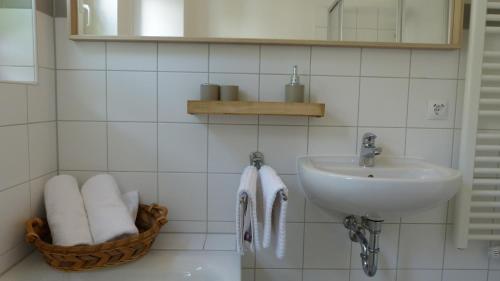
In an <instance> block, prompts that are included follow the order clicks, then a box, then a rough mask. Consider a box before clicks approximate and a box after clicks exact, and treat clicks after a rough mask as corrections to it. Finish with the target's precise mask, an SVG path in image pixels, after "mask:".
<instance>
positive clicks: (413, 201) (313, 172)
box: [297, 156, 462, 219]
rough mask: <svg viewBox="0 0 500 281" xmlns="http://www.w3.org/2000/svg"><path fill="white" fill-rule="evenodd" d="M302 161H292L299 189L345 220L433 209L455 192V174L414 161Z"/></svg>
mask: <svg viewBox="0 0 500 281" xmlns="http://www.w3.org/2000/svg"><path fill="white" fill-rule="evenodd" d="M358 162H359V160H358V157H357V156H352V157H342V156H306V157H300V158H299V159H298V161H297V169H298V174H299V178H300V182H301V185H302V188H303V190H304V192H305V194H306V195H307V197H308V198H309V199H310V200H311V201H312V202H313V203H315V204H317V205H319V206H320V207H322V208H324V209H326V210H330V211H335V212H341V213H345V214H349V215H358V216H367V217H370V218H381V219H383V218H384V217H387V216H390V217H394V216H407V215H412V214H415V213H418V212H420V211H425V210H428V209H431V208H433V207H436V206H438V205H439V204H440V203H441V202H445V201H447V200H449V199H450V198H452V197H453V195H455V193H456V192H457V191H458V190H459V187H460V185H461V181H462V175H461V173H460V172H459V171H457V170H454V169H450V168H446V167H442V166H438V165H435V164H431V163H427V162H425V161H422V160H418V159H409V158H391V157H377V158H376V161H375V166H374V167H360V166H359V164H358Z"/></svg>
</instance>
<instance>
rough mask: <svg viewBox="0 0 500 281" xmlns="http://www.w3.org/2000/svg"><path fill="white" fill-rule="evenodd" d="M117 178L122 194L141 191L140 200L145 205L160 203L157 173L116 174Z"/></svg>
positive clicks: (113, 174)
mask: <svg viewBox="0 0 500 281" xmlns="http://www.w3.org/2000/svg"><path fill="white" fill-rule="evenodd" d="M111 175H112V176H113V177H114V178H115V180H116V183H117V184H118V186H119V187H120V190H121V191H122V193H125V192H129V191H136V190H137V191H139V199H140V202H141V203H143V204H152V203H157V202H158V195H157V194H158V184H157V176H156V173H138V172H114V173H111Z"/></svg>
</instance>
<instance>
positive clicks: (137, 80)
mask: <svg viewBox="0 0 500 281" xmlns="http://www.w3.org/2000/svg"><path fill="white" fill-rule="evenodd" d="M156 86H157V82H156V73H154V72H131V71H108V73H107V105H108V120H109V121H156V108H157V106H156V99H157V95H156Z"/></svg>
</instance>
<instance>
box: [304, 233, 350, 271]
mask: <svg viewBox="0 0 500 281" xmlns="http://www.w3.org/2000/svg"><path fill="white" fill-rule="evenodd" d="M328 241H330V242H331V241H335V243H330V242H328ZM350 253H351V240H349V237H348V235H346V230H345V228H344V226H343V225H342V224H331V223H306V231H305V237H304V268H308V269H313V268H320V269H348V268H349V265H350V258H351V255H350Z"/></svg>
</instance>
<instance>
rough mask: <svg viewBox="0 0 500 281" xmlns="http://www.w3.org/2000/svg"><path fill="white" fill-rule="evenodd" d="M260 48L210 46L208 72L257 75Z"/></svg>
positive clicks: (250, 46)
mask: <svg viewBox="0 0 500 281" xmlns="http://www.w3.org/2000/svg"><path fill="white" fill-rule="evenodd" d="M259 58H260V46H257V45H228V44H210V63H209V68H210V72H226V73H258V72H259Z"/></svg>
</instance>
